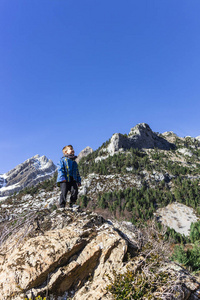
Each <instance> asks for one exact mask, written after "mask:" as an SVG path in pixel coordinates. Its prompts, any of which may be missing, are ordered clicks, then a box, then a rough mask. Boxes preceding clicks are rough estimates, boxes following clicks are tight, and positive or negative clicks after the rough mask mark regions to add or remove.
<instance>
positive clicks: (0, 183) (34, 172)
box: [0, 155, 56, 199]
mask: <svg viewBox="0 0 200 300" xmlns="http://www.w3.org/2000/svg"><path fill="white" fill-rule="evenodd" d="M55 171H56V166H55V165H54V163H53V162H52V160H50V159H48V158H47V157H46V156H44V155H43V156H40V155H35V156H33V157H31V158H29V159H27V160H26V161H25V162H23V163H21V164H19V165H18V166H16V167H15V168H14V169H12V170H10V171H9V172H7V173H5V174H2V175H0V199H3V198H5V197H7V196H9V195H10V194H12V193H14V192H19V191H20V190H22V189H24V188H25V187H30V186H33V185H35V184H37V183H39V182H41V181H43V180H46V179H48V178H50V177H52V175H53V174H54V172H55Z"/></svg>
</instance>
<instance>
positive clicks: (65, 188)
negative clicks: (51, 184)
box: [60, 180, 78, 207]
mask: <svg viewBox="0 0 200 300" xmlns="http://www.w3.org/2000/svg"><path fill="white" fill-rule="evenodd" d="M60 189H61V194H60V207H65V205H66V198H67V193H68V192H70V193H71V197H70V206H72V205H73V204H74V203H75V202H76V200H77V196H78V187H77V183H76V181H74V180H73V181H70V182H61V183H60Z"/></svg>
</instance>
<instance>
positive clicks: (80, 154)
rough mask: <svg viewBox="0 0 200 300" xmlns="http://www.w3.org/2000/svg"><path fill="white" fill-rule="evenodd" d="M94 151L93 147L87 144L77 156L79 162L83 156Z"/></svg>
mask: <svg viewBox="0 0 200 300" xmlns="http://www.w3.org/2000/svg"><path fill="white" fill-rule="evenodd" d="M92 152H93V149H92V148H91V147H89V146H87V147H86V148H85V149H83V150H82V151H81V152H80V153H79V155H78V156H77V159H76V161H77V163H79V161H80V160H81V158H83V157H85V156H87V155H88V154H90V153H92Z"/></svg>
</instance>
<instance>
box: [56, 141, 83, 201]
mask: <svg viewBox="0 0 200 300" xmlns="http://www.w3.org/2000/svg"><path fill="white" fill-rule="evenodd" d="M62 152H63V154H64V156H63V157H62V158H61V159H60V161H59V163H58V178H57V185H58V186H60V189H61V194H60V207H65V205H66V197H67V193H68V192H70V193H71V197H70V203H69V206H70V207H72V205H73V204H75V202H76V200H77V196H78V186H81V177H80V175H79V171H78V164H77V162H76V161H75V159H76V158H77V156H75V155H74V149H73V147H72V145H68V146H65V147H64V148H63V149H62Z"/></svg>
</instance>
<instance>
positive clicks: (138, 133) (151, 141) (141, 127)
mask: <svg viewBox="0 0 200 300" xmlns="http://www.w3.org/2000/svg"><path fill="white" fill-rule="evenodd" d="M120 148H122V149H130V148H138V149H142V148H146V149H149V148H151V149H152V148H158V149H162V150H169V149H174V148H175V145H174V144H172V143H169V142H168V141H167V140H166V139H164V138H163V137H161V136H159V135H158V134H157V133H155V132H153V131H152V130H151V128H150V127H149V125H148V124H145V123H140V124H138V125H136V126H135V127H133V128H131V130H130V132H129V134H128V136H126V135H122V134H120V133H115V134H114V135H113V136H112V138H111V141H110V143H109V145H108V148H107V149H108V152H109V153H111V154H113V153H114V152H116V151H118V150H119V149H120Z"/></svg>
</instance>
